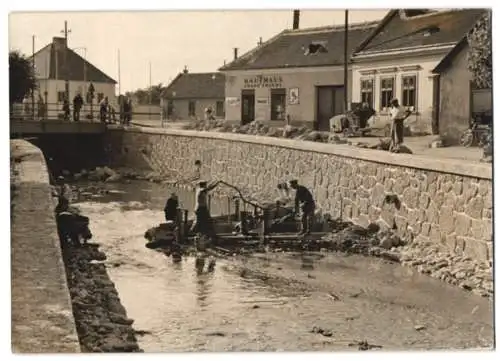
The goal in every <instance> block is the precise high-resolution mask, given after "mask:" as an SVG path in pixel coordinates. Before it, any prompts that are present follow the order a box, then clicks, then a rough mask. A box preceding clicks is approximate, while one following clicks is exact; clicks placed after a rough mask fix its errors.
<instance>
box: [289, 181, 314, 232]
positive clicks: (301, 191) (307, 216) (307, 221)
mask: <svg viewBox="0 0 500 361" xmlns="http://www.w3.org/2000/svg"><path fill="white" fill-rule="evenodd" d="M290 187H291V188H292V189H294V190H295V213H298V211H299V206H300V210H301V213H302V214H301V224H302V229H301V231H300V233H299V235H306V234H310V233H311V226H312V218H313V216H314V210H315V209H316V204H315V203H314V198H313V195H312V193H311V191H310V190H309V189H307V188H306V187H304V186H303V185H300V184H299V183H298V181H297V180H292V181H290Z"/></svg>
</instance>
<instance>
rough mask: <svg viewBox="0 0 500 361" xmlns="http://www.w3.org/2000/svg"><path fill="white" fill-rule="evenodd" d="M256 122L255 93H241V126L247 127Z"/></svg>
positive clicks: (247, 91) (244, 91) (250, 91)
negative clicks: (246, 125)
mask: <svg viewBox="0 0 500 361" xmlns="http://www.w3.org/2000/svg"><path fill="white" fill-rule="evenodd" d="M254 120H255V91H254V90H253V89H252V90H243V91H242V92H241V124H242V125H245V124H248V123H250V122H253V121H254Z"/></svg>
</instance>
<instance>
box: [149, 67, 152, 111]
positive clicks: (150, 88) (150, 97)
mask: <svg viewBox="0 0 500 361" xmlns="http://www.w3.org/2000/svg"><path fill="white" fill-rule="evenodd" d="M152 96H153V87H152V84H151V62H149V119H150V120H151V101H152Z"/></svg>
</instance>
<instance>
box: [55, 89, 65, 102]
mask: <svg viewBox="0 0 500 361" xmlns="http://www.w3.org/2000/svg"><path fill="white" fill-rule="evenodd" d="M65 96H66V92H64V91H58V92H57V102H58V103H62V102H64V97H65Z"/></svg>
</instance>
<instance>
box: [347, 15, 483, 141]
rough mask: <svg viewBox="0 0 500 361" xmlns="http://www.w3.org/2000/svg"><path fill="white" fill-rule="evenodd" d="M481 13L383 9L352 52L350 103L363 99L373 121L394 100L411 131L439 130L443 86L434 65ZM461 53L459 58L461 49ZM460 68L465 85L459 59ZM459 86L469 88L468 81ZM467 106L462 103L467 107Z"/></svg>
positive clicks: (465, 76)
mask: <svg viewBox="0 0 500 361" xmlns="http://www.w3.org/2000/svg"><path fill="white" fill-rule="evenodd" d="M485 11H486V10H485V9H458V10H455V9H446V10H441V11H439V10H430V9H394V10H391V11H389V13H388V14H387V15H386V16H385V17H384V18H383V19H382V20H381V21H380V24H379V25H378V26H377V27H376V28H375V29H374V30H373V31H372V33H371V34H370V35H369V36H367V37H366V39H365V40H364V41H363V42H361V43H360V44H359V46H358V47H357V48H356V49H355V51H354V53H353V55H352V61H353V66H352V71H353V86H352V88H351V89H352V97H353V101H354V102H368V103H369V104H371V105H372V106H373V107H374V109H375V110H376V111H377V116H378V118H379V119H380V118H386V119H388V118H389V115H388V111H389V103H390V101H391V99H393V98H397V99H398V100H399V101H400V103H401V105H403V106H405V107H407V108H408V109H410V110H412V112H413V114H412V115H411V116H410V117H409V118H408V119H407V122H408V124H410V125H411V127H412V128H413V129H414V130H419V131H423V132H427V133H431V132H432V133H435V134H437V133H438V132H440V130H439V129H440V125H439V123H440V121H439V119H440V113H441V111H440V103H441V98H442V96H443V91H445V89H442V88H441V87H440V79H439V76H438V74H437V73H436V72H435V71H434V69H435V68H436V67H437V66H438V64H439V63H440V62H441V61H442V60H443V59H445V58H446V57H447V55H448V54H449V53H450V52H453V51H455V50H454V49H455V48H456V47H457V45H458V44H459V43H461V42H462V41H464V38H466V36H467V34H468V32H469V31H470V30H471V29H472V28H473V26H474V24H475V23H476V22H477V20H478V19H479V18H480V17H481V16H482V15H483V14H484V13H485ZM462 55H463V56H465V55H464V53H463V52H462ZM461 66H462V68H463V69H462V71H461V72H460V74H461V75H460V76H461V77H462V78H461V79H462V80H465V82H466V83H467V84H469V80H470V75H469V74H468V73H467V69H466V65H465V63H464V62H462V64H461ZM457 84H458V83H457ZM460 84H461V86H463V84H462V83H460ZM465 90H466V91H467V92H469V91H470V87H469V85H467V86H466V87H465ZM466 98H467V99H469V96H467V97H466ZM468 104H469V102H468V101H467V108H469V106H468ZM462 108H463V107H462ZM469 117H470V113H468V114H462V115H461V116H460V118H461V119H462V121H461V122H462V123H464V126H465V119H468V118H469ZM461 128H463V127H461Z"/></svg>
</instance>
